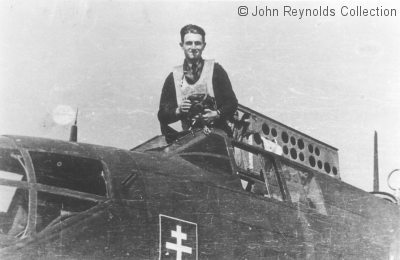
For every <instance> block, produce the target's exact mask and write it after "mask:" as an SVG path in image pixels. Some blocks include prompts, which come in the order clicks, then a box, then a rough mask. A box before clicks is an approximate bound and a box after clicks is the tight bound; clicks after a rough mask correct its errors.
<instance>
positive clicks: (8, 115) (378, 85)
mask: <svg viewBox="0 0 400 260" xmlns="http://www.w3.org/2000/svg"><path fill="white" fill-rule="evenodd" d="M244 3H247V7H248V10H249V15H248V16H239V15H238V7H239V6H241V5H244ZM358 3H360V2H358ZM266 5H267V6H268V8H276V9H278V11H279V14H278V16H275V17H272V16H268V17H265V16H264V17H254V16H252V15H251V13H252V12H253V10H254V9H255V7H256V6H258V8H259V9H260V8H261V9H262V8H264V9H265V6H266ZM343 5H346V6H349V7H350V8H352V7H354V8H355V7H356V6H357V5H356V4H351V2H350V1H347V2H343V3H341V4H336V3H333V2H325V3H323V2H280V1H272V2H247V1H236V2H225V1H218V2H210V1H203V2H196V1H189V2H172V1H164V2H154V1H151V2H138V1H89V0H81V1H53V0H52V1H50V0H49V1H1V3H0V95H1V97H0V134H18V135H29V136H39V137H48V138H55V139H68V136H69V127H70V124H69V123H70V122H71V120H72V118H73V113H74V110H75V109H76V108H79V123H78V125H79V140H80V141H81V142H87V143H94V144H100V145H107V146H115V147H120V148H132V147H134V146H136V145H138V144H139V143H141V142H143V141H145V140H147V139H149V138H151V137H153V136H154V135H157V134H159V133H160V132H159V125H158V121H157V117H156V114H157V110H158V102H159V98H160V92H161V88H162V85H163V83H164V80H165V78H166V76H167V75H168V74H169V73H170V71H171V69H172V67H173V66H175V65H178V64H180V63H181V62H182V61H183V53H182V51H181V49H180V47H179V45H178V43H179V41H180V38H179V30H180V28H181V27H182V26H183V25H185V24H187V23H195V24H199V25H201V26H202V27H203V28H204V29H205V30H206V34H207V35H206V42H207V46H206V49H205V52H204V55H203V56H204V57H206V58H214V59H216V61H217V62H218V63H220V64H221V65H222V66H223V67H224V68H225V69H226V71H227V72H228V74H229V76H230V79H231V81H232V85H233V88H234V91H235V92H236V95H237V97H238V99H239V102H240V103H241V104H243V105H245V106H248V107H250V108H253V109H254V110H257V111H259V112H261V113H263V114H265V115H267V116H269V117H272V118H274V119H276V120H278V121H281V122H282V123H284V124H286V125H289V126H291V127H293V128H296V129H298V130H299V131H302V132H304V133H306V134H308V135H310V136H313V137H314V138H316V139H319V140H321V141H323V142H326V143H328V144H330V145H332V146H334V147H337V148H338V149H339V161H340V171H341V176H342V179H343V180H344V181H346V182H349V183H350V184H352V185H355V186H357V187H360V188H362V189H366V190H368V191H369V190H372V172H373V135H374V130H377V131H378V134H379V157H380V158H379V159H380V162H379V163H380V164H379V168H380V172H381V188H382V190H388V189H387V187H386V184H385V182H386V180H385V179H386V176H387V174H388V173H389V172H390V171H391V170H393V169H395V168H400V131H399V129H400V116H399V110H400V102H399V101H400V100H399V99H400V73H399V72H400V51H399V46H400V26H399V24H400V6H399V5H398V4H397V5H395V4H394V2H384V3H382V2H381V3H380V4H379V5H377V4H372V3H370V4H368V5H367V4H365V3H364V4H363V7H365V8H371V7H373V8H376V7H377V6H378V7H380V8H381V6H382V8H397V17H392V18H390V17H349V16H342V15H341V14H340V9H341V7H342V6H343ZM358 5H359V4H358ZM285 6H290V7H291V8H292V9H302V8H311V9H315V8H316V9H319V8H320V6H321V8H322V9H324V8H329V9H330V10H332V9H333V10H334V11H335V16H328V17H325V16H317V17H302V18H301V19H299V16H296V17H293V16H291V17H290V16H287V15H286V16H284V13H283V9H284V8H285Z"/></svg>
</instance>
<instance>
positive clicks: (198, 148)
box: [183, 135, 228, 156]
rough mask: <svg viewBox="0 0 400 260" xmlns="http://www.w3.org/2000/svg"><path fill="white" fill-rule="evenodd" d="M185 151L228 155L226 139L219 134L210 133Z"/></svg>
mask: <svg viewBox="0 0 400 260" xmlns="http://www.w3.org/2000/svg"><path fill="white" fill-rule="evenodd" d="M183 152H184V153H189V152H203V153H213V154H219V155H225V156H228V152H227V150H226V144H225V139H224V138H223V137H222V136H219V135H209V136H207V137H206V138H204V139H201V140H200V141H199V142H197V143H195V144H192V145H190V146H188V147H187V148H186V149H184V150H183Z"/></svg>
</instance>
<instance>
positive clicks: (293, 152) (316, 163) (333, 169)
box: [283, 145, 338, 175]
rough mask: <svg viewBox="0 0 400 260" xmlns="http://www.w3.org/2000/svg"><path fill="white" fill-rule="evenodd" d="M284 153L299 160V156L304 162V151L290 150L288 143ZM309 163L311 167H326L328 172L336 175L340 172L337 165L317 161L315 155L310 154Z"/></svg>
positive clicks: (284, 147)
mask: <svg viewBox="0 0 400 260" xmlns="http://www.w3.org/2000/svg"><path fill="white" fill-rule="evenodd" d="M283 153H284V154H285V155H289V154H290V157H291V158H292V159H294V160H297V158H299V160H300V161H302V162H304V160H305V157H304V153H303V152H299V153H298V154H297V150H296V149H295V148H290V150H289V148H288V147H287V146H286V145H285V146H283ZM308 163H309V164H310V166H311V167H315V166H317V167H318V168H319V169H322V168H324V170H325V172H326V173H333V174H334V175H337V174H338V171H337V168H336V167H335V166H333V167H331V165H330V164H329V163H328V162H326V163H322V161H321V160H318V161H316V159H315V157H314V156H313V155H310V156H309V157H308Z"/></svg>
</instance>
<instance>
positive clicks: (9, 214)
mask: <svg viewBox="0 0 400 260" xmlns="http://www.w3.org/2000/svg"><path fill="white" fill-rule="evenodd" d="M23 164H24V161H23V159H22V155H21V154H20V152H19V151H18V150H15V149H5V148H1V149H0V234H1V235H3V236H8V237H10V238H15V237H21V236H22V235H23V233H24V231H25V229H26V225H27V220H28V190H26V189H24V188H18V187H17V183H18V182H19V181H23V182H26V173H25V170H24V167H23ZM1 242H3V240H1Z"/></svg>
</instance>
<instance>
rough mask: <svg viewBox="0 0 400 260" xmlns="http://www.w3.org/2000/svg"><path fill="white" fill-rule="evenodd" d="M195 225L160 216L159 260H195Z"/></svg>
mask: <svg viewBox="0 0 400 260" xmlns="http://www.w3.org/2000/svg"><path fill="white" fill-rule="evenodd" d="M197 255H198V254H197V224H196V223H193V222H189V221H186V220H182V219H178V218H174V217H170V216H166V215H163V214H160V258H159V259H176V260H182V259H196V260H197Z"/></svg>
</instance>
